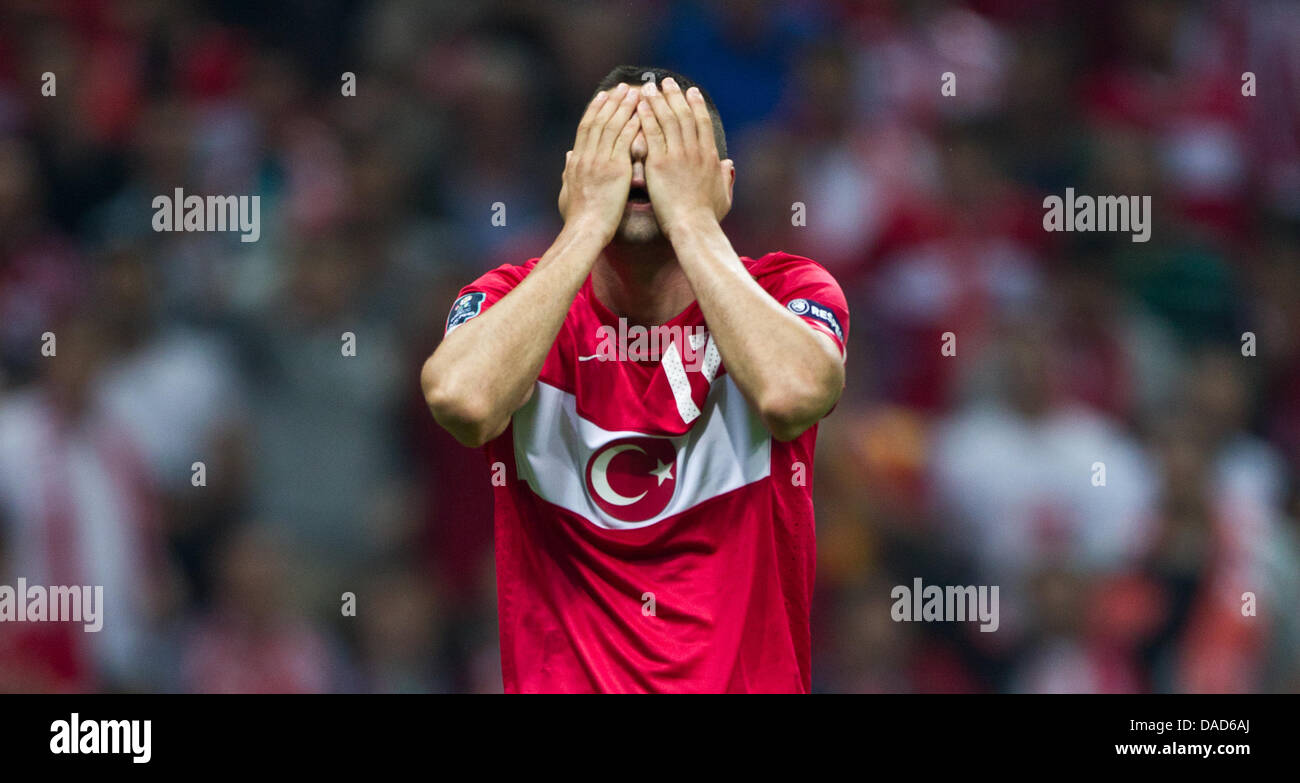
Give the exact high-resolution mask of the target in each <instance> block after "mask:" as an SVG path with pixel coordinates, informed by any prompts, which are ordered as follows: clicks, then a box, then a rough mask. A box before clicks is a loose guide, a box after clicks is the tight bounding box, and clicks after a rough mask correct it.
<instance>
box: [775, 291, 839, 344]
mask: <svg viewBox="0 0 1300 783" xmlns="http://www.w3.org/2000/svg"><path fill="white" fill-rule="evenodd" d="M785 307H786V309H787V310H789V311H790V312H792V313H794V314H795V315H797V316H799V317H800V318H810V319H812V320H814V321H817V322H818V323H820V324H822V325H823V326H825V327H826V328H827V329H829V330H830V331H831V334H833V335H835V337H836V339H838V340H839V341H840V343H843V342H844V330H843V329H841V328H840V320H839V319H838V318H836V317H835V313H833V312H831V309H830V308H829V307H827V306H826V305H824V304H822V303H820V302H814V301H813V300H811V299H792V300H790V302H789V304H787V305H786V306H785Z"/></svg>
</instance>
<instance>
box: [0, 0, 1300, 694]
mask: <svg viewBox="0 0 1300 783" xmlns="http://www.w3.org/2000/svg"><path fill="white" fill-rule="evenodd" d="M620 63H633V64H652V65H660V66H664V67H668V68H673V69H676V70H679V71H681V72H683V73H685V74H687V75H689V76H690V77H691V78H693V79H695V80H697V81H698V82H700V83H701V84H702V85H704V86H705V87H706V89H708V90H709V92H710V93H711V94H712V96H713V98H714V99H715V101H716V103H717V105H718V107H719V109H720V111H721V114H722V117H723V120H724V122H725V124H726V127H727V135H728V138H729V140H730V144H729V146H730V152H731V156H732V157H733V158H734V159H735V161H736V167H737V183H736V204H735V208H734V210H733V212H732V214H731V215H730V216H729V217H728V218H727V220H726V221H725V222H724V227H725V228H726V229H727V232H728V234H729V236H730V237H731V238H732V241H733V245H734V246H735V247H736V249H737V251H738V252H739V253H740V254H742V255H748V256H758V255H761V254H763V253H765V252H768V251H772V250H785V251H789V252H793V253H797V254H801V255H806V256H809V257H812V258H814V259H816V260H818V261H819V262H821V263H822V264H823V265H825V266H826V267H827V268H829V269H830V270H831V271H832V272H833V273H834V274H835V275H836V276H837V278H838V279H839V281H840V282H841V284H842V286H843V287H844V290H845V293H846V294H847V296H848V299H849V304H850V310H851V313H852V326H853V331H852V334H851V335H850V338H849V359H848V385H847V389H846V392H845V397H844V399H843V400H842V402H841V403H840V404H839V406H838V407H837V409H836V410H835V412H834V413H833V414H832V416H831V418H830V419H829V420H828V421H827V422H826V423H824V424H823V426H822V428H821V434H820V438H819V448H818V456H817V466H818V470H817V475H816V482H815V488H816V497H817V511H818V552H819V565H818V584H817V593H816V596H815V602H816V603H815V610H814V618H813V625H814V628H813V631H814V649H813V653H814V665H813V680H814V682H813V685H814V689H815V690H818V691H827V692H839V691H851V692H933V691H945V692H948V691H971V692H990V691H1013V692H1044V691H1072V692H1131V691H1156V692H1166V691H1173V692H1199V691H1279V690H1285V691H1300V522H1298V521H1297V520H1300V7H1298V6H1297V5H1296V4H1295V3H1293V2H1288V1H1287V0H1254V1H1253V2H1249V1H1248V0H1222V2H1181V1H1179V0H1129V1H1126V2H1118V1H1114V0H1103V1H1102V2H1094V3H1088V4H1086V10H1085V9H1084V8H1081V7H1080V6H1079V5H1076V4H1074V3H1069V2H1065V1H1064V0H970V2H940V1H938V0H913V1H911V2H908V1H906V0H892V1H891V0H864V1H862V2H851V1H850V0H843V1H842V2H807V1H799V0H796V1H795V2H784V3H776V2H766V1H765V0H734V1H732V2H725V3H724V2H669V1H668V0H661V1H654V0H651V1H648V2H618V3H616V2H558V1H556V0H541V1H540V2H525V1H524V0H491V1H489V2H481V3H464V2H459V1H457V0H375V1H374V2H362V1H361V0H315V1H313V2H310V3H305V2H283V3H260V2H252V0H226V1H220V0H216V1H214V2H189V1H184V0H182V1H169V0H6V2H5V3H4V4H3V5H0V584H8V585H13V584H15V581H16V579H17V578H18V577H24V578H26V579H27V581H28V583H31V584H97V585H103V586H104V587H105V593H106V596H107V599H106V600H107V601H108V602H109V603H108V605H107V607H106V617H105V623H104V630H103V631H101V632H100V633H98V634H88V633H83V632H81V630H80V626H75V625H74V626H71V627H72V628H75V629H76V630H69V628H70V626H69V625H66V624H50V623H43V624H42V623H22V624H19V623H6V624H3V625H0V691H6V690H38V691H49V690H73V691H83V690H110V691H118V690H130V691H135V690H143V691H204V692H209V691H216V692H234V691H237V692H248V691H385V692H387V691H438V692H445V691H474V692H491V691H496V690H499V689H500V687H501V683H500V664H499V658H498V652H497V649H496V644H497V642H496V625H495V623H496V603H495V577H494V574H493V565H492V564H493V559H492V522H491V520H492V500H491V493H490V485H489V478H490V474H489V472H488V469H487V465H486V463H485V461H484V459H483V457H482V455H481V454H479V453H476V452H473V451H470V450H468V449H464V448H463V447H461V446H459V445H458V444H456V443H455V441H453V440H452V439H451V438H450V436H448V435H446V434H445V433H444V432H442V431H441V430H440V429H439V428H438V427H437V426H436V425H435V424H434V423H433V421H432V419H431V417H430V416H429V415H428V412H427V410H426V409H425V407H424V404H423V400H422V399H421V395H420V392H419V384H418V380H417V378H418V371H419V367H420V364H421V362H422V361H423V359H424V357H425V356H427V355H428V353H429V352H430V351H431V350H432V349H433V348H434V347H435V346H436V345H437V342H438V340H439V338H440V336H441V331H442V324H443V322H444V319H445V318H446V315H447V311H448V308H449V307H450V305H451V302H452V300H453V299H454V298H455V293H456V291H457V290H458V289H459V288H460V286H462V285H464V284H466V283H468V282H469V281H471V280H472V279H473V278H475V277H477V276H478V275H479V274H481V273H482V272H484V271H486V270H488V269H490V268H492V267H494V266H497V265H499V264H502V263H522V262H523V261H525V260H527V259H528V258H531V257H534V256H537V255H540V254H541V253H542V252H543V251H544V250H545V248H546V247H547V246H548V245H549V243H550V241H551V239H552V238H553V236H554V234H555V232H556V231H557V230H558V226H559V222H558V215H557V214H556V209H555V197H556V195H557V192H558V187H559V175H560V171H561V169H562V165H563V161H564V152H565V150H566V149H567V148H568V143H569V140H570V138H571V137H572V133H573V126H574V124H575V122H576V119H577V117H578V116H579V114H580V111H581V108H582V106H583V104H584V103H585V101H586V99H587V98H588V97H589V96H590V94H591V91H592V89H593V87H594V85H595V84H596V83H597V82H598V81H599V80H600V78H601V77H602V76H604V74H605V73H606V72H607V71H608V70H609V69H610V68H611V67H612V66H614V65H617V64H620ZM1246 72H1250V73H1252V74H1254V78H1253V86H1254V92H1255V94H1254V95H1243V85H1244V84H1245V82H1244V81H1243V74H1244V73H1246ZM46 73H50V74H53V75H54V81H53V88H54V94H53V95H45V94H42V86H43V85H44V84H46V83H47V81H48V79H46V78H44V76H43V75H44V74H46ZM345 73H352V74H355V80H356V81H355V84H356V89H355V95H348V94H344V93H345V90H344V87H345V84H346V77H345V76H344V74H345ZM944 73H951V74H953V76H954V77H955V87H956V91H955V94H954V95H944V94H942V91H941V87H942V86H943V80H942V75H943V74H944ZM1067 187H1072V188H1074V189H1075V190H1076V191H1078V192H1079V193H1086V194H1094V195H1101V194H1113V195H1148V196H1150V197H1151V200H1152V204H1153V208H1154V217H1153V228H1152V232H1151V239H1150V241H1149V242H1146V243H1135V242H1132V241H1131V239H1130V235H1129V234H1127V233H1110V234H1099V233H1093V234H1087V233H1049V232H1046V231H1044V229H1043V225H1042V217H1043V212H1044V210H1043V206H1042V200H1043V198H1044V196H1046V195H1052V194H1055V195H1064V193H1065V189H1066V188H1067ZM176 188H183V189H184V190H185V192H186V193H189V194H221V195H226V194H244V195H258V196H260V199H261V218H262V226H261V237H260V240H259V241H257V242H255V243H241V242H240V241H239V235H238V234H237V233H156V232H155V231H153V229H152V225H151V219H152V216H153V208H152V206H151V202H152V200H153V198H154V196H157V195H162V194H171V193H172V192H173V191H174V190H175V189H176ZM498 203H500V204H501V205H503V206H504V210H505V212H504V217H505V220H504V225H497V224H495V223H501V221H500V220H497V221H496V222H495V223H494V221H493V219H492V218H493V216H494V215H495V214H499V209H496V208H494V205H495V204H498ZM796 204H802V205H803V212H804V214H805V215H806V224H804V225H797V223H799V222H800V221H798V220H792V216H793V215H794V214H795V212H796V206H795V205H796ZM1247 332H1249V333H1250V336H1247V337H1244V336H1243V335H1245V333H1247ZM345 333H350V335H351V337H352V338H353V339H354V344H355V355H351V354H349V353H348V352H347V351H345V350H344V346H345V344H346V340H347V336H346V335H345ZM947 333H951V335H950V338H949V340H948V342H949V343H951V344H953V345H954V346H955V355H945V352H942V351H941V347H942V346H943V345H944V344H945V334H947ZM51 353H52V354H53V355H49V354H51ZM946 353H954V352H952V351H949V352H946ZM1098 463H1100V464H1101V465H1102V466H1103V467H1102V468H1101V471H1099V470H1098ZM1103 475H1104V485H1101V484H1099V481H1098V480H1099V478H1101V477H1103ZM915 578H921V579H922V580H923V581H924V582H925V583H926V584H938V585H996V586H998V587H999V588H1000V610H1001V618H1000V624H999V629H998V631H997V632H995V633H981V632H980V631H979V628H978V624H977V623H905V622H895V621H893V620H892V619H891V612H890V609H891V604H892V603H893V600H894V599H893V598H892V597H891V588H892V587H893V586H894V585H911V584H912V583H913V580H914V579H915Z"/></svg>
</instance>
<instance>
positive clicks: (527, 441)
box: [514, 375, 772, 530]
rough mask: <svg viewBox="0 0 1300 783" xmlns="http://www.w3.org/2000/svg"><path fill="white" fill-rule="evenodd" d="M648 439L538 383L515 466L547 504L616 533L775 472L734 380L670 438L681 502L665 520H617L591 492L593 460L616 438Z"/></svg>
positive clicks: (767, 440)
mask: <svg viewBox="0 0 1300 783" xmlns="http://www.w3.org/2000/svg"><path fill="white" fill-rule="evenodd" d="M629 437H646V436H645V433H641V432H634V431H628V430H623V431H619V430H606V429H602V428H601V427H599V426H597V425H596V424H594V423H592V422H590V421H588V420H587V419H584V418H582V417H581V416H579V415H578V413H577V401H576V398H575V397H574V396H573V395H572V394H569V393H568V392H565V391H563V390H561V389H558V388H556V387H554V386H551V385H550V384H547V383H543V382H542V381H537V383H536V386H535V388H534V392H533V396H532V398H531V399H529V401H528V403H527V404H526V405H524V407H522V408H520V409H519V410H518V411H516V412H515V416H514V445H515V464H516V465H517V467H518V470H519V477H520V478H521V479H523V480H524V481H527V482H528V484H529V486H530V487H531V488H532V490H533V492H534V493H536V494H537V495H538V496H539V497H541V498H542V499H543V500H546V501H548V502H550V503H554V504H555V505H557V506H560V507H561V508H564V509H567V510H569V511H572V512H573V513H575V514H577V515H579V516H581V517H583V518H585V519H587V520H588V521H590V522H591V523H592V524H594V525H596V526H598V527H602V528H605V529H608V530H630V529H633V528H639V527H645V526H647V525H653V524H655V523H656V522H659V521H662V520H664V519H666V518H668V517H671V516H675V515H677V514H681V513H682V512H684V511H687V510H689V509H691V508H693V507H695V506H697V505H699V504H700V503H703V502H704V501H706V500H709V499H710V498H714V497H717V496H718V495H722V494H724V493H727V492H731V491H732V490H735V489H739V488H740V487H743V486H746V485H748V484H752V483H754V482H755V481H760V480H762V479H764V478H767V476H768V475H769V474H770V473H771V469H772V464H771V456H772V440H771V435H770V434H769V433H768V431H767V429H766V428H765V427H764V426H763V423H762V421H760V420H759V419H758V417H757V416H755V415H753V414H752V413H751V412H750V410H749V406H748V405H747V404H746V402H745V398H744V396H743V395H741V393H740V389H739V388H737V387H736V385H735V383H734V382H733V381H732V380H731V378H730V376H726V375H724V376H723V377H722V379H721V380H720V381H719V382H717V383H714V384H713V385H712V387H711V388H710V389H709V396H708V397H707V399H706V400H705V402H704V411H703V413H702V418H700V419H699V420H698V421H697V422H696V423H695V424H694V426H692V427H691V429H690V430H689V431H688V432H686V433H685V434H684V435H679V436H677V437H674V438H667V439H666V440H669V441H671V443H672V445H673V447H674V449H676V451H677V473H676V486H675V488H674V493H673V497H672V499H671V500H670V501H668V505H667V506H666V507H665V508H664V510H663V511H661V512H660V513H659V514H657V515H655V516H653V517H651V518H650V519H647V520H645V521H642V522H625V521H623V520H619V519H614V518H613V517H610V516H609V515H608V514H606V513H605V512H604V511H602V510H601V509H600V507H599V506H597V505H596V503H595V501H593V500H592V499H591V496H590V495H588V493H587V481H586V466H587V462H588V461H589V460H590V459H591V456H592V455H593V454H595V453H596V452H597V451H599V450H600V449H601V448H602V447H603V446H605V445H606V444H609V443H611V442H613V441H615V440H619V439H621V438H629Z"/></svg>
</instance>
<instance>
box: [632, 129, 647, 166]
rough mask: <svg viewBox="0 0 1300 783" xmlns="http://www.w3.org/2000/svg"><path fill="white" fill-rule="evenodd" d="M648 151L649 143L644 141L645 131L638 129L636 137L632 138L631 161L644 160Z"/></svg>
mask: <svg viewBox="0 0 1300 783" xmlns="http://www.w3.org/2000/svg"><path fill="white" fill-rule="evenodd" d="M649 151H650V145H649V144H647V143H646V140H645V131H638V132H637V134H636V138H635V139H632V161H633V162H636V161H644V160H645V155H646V153H647V152H649Z"/></svg>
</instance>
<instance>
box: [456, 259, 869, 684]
mask: <svg viewBox="0 0 1300 783" xmlns="http://www.w3.org/2000/svg"><path fill="white" fill-rule="evenodd" d="M741 260H742V261H743V263H744V264H745V266H746V268H747V269H748V270H749V272H750V274H751V275H752V276H753V277H754V279H755V280H756V281H757V282H758V283H759V285H760V286H762V287H763V289H764V290H766V291H767V292H768V293H769V294H771V295H772V296H773V297H774V298H775V299H776V300H777V301H779V302H781V303H782V304H784V305H785V306H786V307H787V308H788V309H789V310H790V311H791V312H794V313H795V314H797V315H799V316H801V317H802V318H803V319H804V320H805V321H806V322H807V323H808V324H809V326H810V327H811V328H814V329H818V330H820V331H822V332H824V333H826V334H828V335H830V336H831V337H832V338H833V339H834V340H835V341H836V343H837V344H838V345H839V346H840V350H841V352H843V350H844V340H845V338H846V337H847V331H848V306H847V304H846V303H845V299H844V294H843V292H842V291H841V290H840V287H839V285H838V284H837V283H836V282H835V280H834V278H832V277H831V275H830V274H829V273H828V272H827V271H826V270H825V269H823V268H822V267H821V266H819V265H818V264H816V263H815V262H813V261H811V260H809V259H806V258H800V257H798V256H793V255H789V254H786V253H771V254H768V255H765V256H763V257H762V258H760V259H758V260H752V259H748V258H742V259H741ZM537 261H538V259H533V260H531V261H529V262H528V263H526V264H524V265H523V266H510V265H506V266H502V267H499V268H497V269H494V270H493V271H491V272H489V273H487V274H486V275H484V276H483V277H481V278H479V279H478V280H477V281H475V282H474V283H473V284H471V285H468V286H466V287H465V288H464V289H462V290H461V292H460V296H459V298H458V299H457V300H456V303H455V304H454V305H453V307H452V311H451V314H450V316H449V317H448V319H447V329H448V330H451V329H455V328H456V327H458V326H460V325H461V324H463V323H465V322H466V321H468V320H470V319H472V318H474V317H475V316H477V315H478V314H480V313H481V312H483V311H485V310H486V309H487V308H489V307H491V306H492V305H493V304H494V303H495V302H497V301H498V300H500V299H501V298H502V297H503V296H505V295H506V294H508V293H509V292H510V290H511V289H512V288H514V286H516V285H518V283H519V282H520V281H521V280H522V279H523V278H524V276H525V275H527V274H528V273H529V272H530V271H531V270H532V269H533V267H534V266H535V265H536V263H537ZM664 327H667V328H666V329H663V330H660V331H659V333H658V335H656V338H657V340H658V343H659V350H658V352H657V353H654V354H653V355H652V356H651V358H649V359H642V360H640V361H630V360H623V361H609V360H607V359H608V358H610V348H611V347H616V346H617V345H618V342H617V341H618V338H619V335H620V321H619V318H618V317H617V316H616V315H615V314H614V313H612V312H610V311H609V310H608V309H607V308H606V307H605V306H604V305H603V304H601V303H600V302H599V301H598V300H597V299H596V297H595V296H594V294H593V293H592V289H591V279H590V278H588V279H587V281H586V283H584V285H583V286H582V289H581V290H580V291H579V292H578V295H577V296H576V297H575V298H574V302H573V305H572V306H571V307H570V308H569V313H568V316H567V317H566V319H565V321H564V325H563V326H562V327H561V329H560V332H559V334H558V336H557V337H556V340H555V344H554V345H553V346H552V347H551V351H550V353H549V354H548V355H547V357H546V361H545V364H544V365H543V367H542V371H541V374H540V377H539V378H538V380H537V384H536V386H535V388H534V390H533V395H532V397H531V398H530V399H529V401H528V403H527V404H526V405H524V406H523V407H522V408H520V409H519V410H518V411H517V412H516V413H515V415H514V418H513V420H512V421H511V424H510V426H509V427H508V428H507V429H506V430H505V432H504V433H502V434H501V435H500V436H499V437H498V438H496V439H495V440H493V441H492V442H491V443H489V444H488V445H487V447H486V449H487V454H488V460H489V462H490V463H493V464H495V463H500V464H501V465H503V466H504V471H505V477H506V482H505V486H498V487H496V488H495V490H494V492H495V505H496V533H495V535H496V562H497V588H498V608H499V611H500V633H501V668H502V676H503V680H504V684H505V689H506V691H508V692H534V691H543V692H573V691H580V692H586V691H615V692H626V691H703V692H722V691H782V692H790V691H795V692H806V691H808V690H809V688H810V684H811V669H810V660H809V659H810V657H811V643H810V639H809V608H810V606H811V603H812V591H813V567H814V562H815V553H814V530H813V506H812V464H813V445H814V443H815V441H816V437H817V435H816V432H817V428H816V427H815V426H814V427H812V428H810V429H809V430H808V431H807V432H805V433H803V434H802V435H801V436H799V437H798V438H796V439H794V440H793V441H790V442H788V443H782V442H779V441H777V440H775V439H774V438H772V437H771V435H770V434H769V433H768V431H767V430H766V428H764V426H763V424H762V422H761V421H760V420H759V418H758V417H757V415H756V414H755V413H754V412H753V411H752V410H751V409H750V408H749V406H748V404H747V403H746V402H745V399H744V398H743V397H742V396H741V393H740V390H739V388H738V387H737V386H736V385H735V384H734V383H733V382H732V380H731V379H730V378H729V377H728V375H727V371H726V367H724V366H722V364H721V357H720V355H719V354H718V350H717V347H716V345H715V344H714V342H713V339H712V338H711V337H709V336H708V332H707V328H706V324H705V323H704V318H703V315H702V314H701V312H700V308H699V305H698V303H692V304H691V305H690V306H689V307H687V308H686V310H684V311H683V312H682V313H680V314H679V315H678V316H677V317H675V318H673V319H672V320H671V321H669V322H668V323H667V324H664ZM755 328H759V329H761V328H762V326H761V325H755ZM621 331H622V333H623V340H624V343H625V345H626V346H627V347H630V348H631V350H633V351H641V349H643V348H644V349H647V351H648V350H649V349H650V348H651V347H652V346H653V344H654V342H653V340H652V339H651V337H650V336H649V335H646V334H638V333H637V332H638V330H635V329H628V328H627V327H626V324H625V323H624V324H623V328H622V330H621ZM644 355H645V354H644V353H635V354H632V358H639V357H642V356H644ZM495 470H496V471H498V472H499V471H500V470H501V468H500V467H497V468H495Z"/></svg>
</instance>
